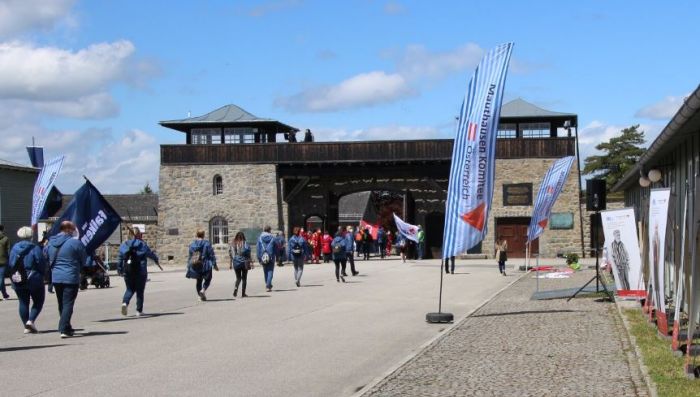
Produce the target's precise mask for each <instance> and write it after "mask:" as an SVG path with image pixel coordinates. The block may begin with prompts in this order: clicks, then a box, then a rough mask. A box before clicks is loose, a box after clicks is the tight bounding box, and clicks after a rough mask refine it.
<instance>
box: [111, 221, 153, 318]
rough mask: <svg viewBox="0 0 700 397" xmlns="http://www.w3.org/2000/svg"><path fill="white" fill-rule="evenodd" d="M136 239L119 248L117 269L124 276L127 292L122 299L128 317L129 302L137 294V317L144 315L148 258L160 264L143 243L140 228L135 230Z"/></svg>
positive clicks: (123, 310)
mask: <svg viewBox="0 0 700 397" xmlns="http://www.w3.org/2000/svg"><path fill="white" fill-rule="evenodd" d="M133 234H134V238H133V239H131V240H127V241H125V242H123V243H122V245H121V246H120V247H119V255H118V263H117V269H118V271H119V274H122V275H123V276H124V284H126V291H124V297H123V298H122V315H123V316H126V314H127V311H128V307H129V302H130V301H131V298H132V297H133V296H134V293H136V317H140V316H141V315H142V314H143V296H144V291H145V290H146V280H148V268H147V266H148V258H151V259H152V260H153V261H154V262H155V263H158V256H157V255H156V254H154V253H153V251H151V248H150V247H149V246H148V244H146V242H145V241H143V234H142V233H141V230H140V229H139V228H138V227H135V228H134V229H133Z"/></svg>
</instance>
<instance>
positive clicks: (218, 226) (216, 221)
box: [209, 216, 228, 244]
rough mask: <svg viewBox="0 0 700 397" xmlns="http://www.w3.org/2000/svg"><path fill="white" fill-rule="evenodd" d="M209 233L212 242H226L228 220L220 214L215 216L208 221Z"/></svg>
mask: <svg viewBox="0 0 700 397" xmlns="http://www.w3.org/2000/svg"><path fill="white" fill-rule="evenodd" d="M209 229H210V230H209V235H210V236H211V242H212V244H228V222H227V221H226V219H224V218H223V217H220V216H216V217H214V218H212V219H211V221H210V222H209Z"/></svg>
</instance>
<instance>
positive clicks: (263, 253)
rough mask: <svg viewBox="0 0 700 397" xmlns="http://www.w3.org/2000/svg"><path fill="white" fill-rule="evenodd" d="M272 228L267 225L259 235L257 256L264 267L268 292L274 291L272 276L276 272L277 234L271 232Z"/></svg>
mask: <svg viewBox="0 0 700 397" xmlns="http://www.w3.org/2000/svg"><path fill="white" fill-rule="evenodd" d="M271 231H272V228H271V227H270V226H265V228H264V229H263V232H262V233H261V234H260V237H258V244H257V257H258V262H260V265H261V266H262V268H263V274H264V276H265V288H267V292H270V291H272V276H273V274H274V272H275V248H274V245H275V236H273V235H272V233H271Z"/></svg>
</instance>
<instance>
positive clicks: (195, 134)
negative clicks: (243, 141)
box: [190, 128, 221, 145]
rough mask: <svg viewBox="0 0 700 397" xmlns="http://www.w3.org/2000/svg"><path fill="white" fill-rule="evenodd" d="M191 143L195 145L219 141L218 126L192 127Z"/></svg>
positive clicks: (219, 132) (219, 131)
mask: <svg viewBox="0 0 700 397" xmlns="http://www.w3.org/2000/svg"><path fill="white" fill-rule="evenodd" d="M190 132H191V135H192V143H193V144H195V145H211V144H218V143H221V129H220V128H193V129H192V130H191V131H190Z"/></svg>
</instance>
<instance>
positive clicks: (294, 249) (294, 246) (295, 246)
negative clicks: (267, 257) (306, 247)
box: [292, 238, 302, 255]
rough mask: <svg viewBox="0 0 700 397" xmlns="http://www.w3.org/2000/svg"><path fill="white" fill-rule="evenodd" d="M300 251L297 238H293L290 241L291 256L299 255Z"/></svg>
mask: <svg viewBox="0 0 700 397" xmlns="http://www.w3.org/2000/svg"><path fill="white" fill-rule="evenodd" d="M301 251H302V250H301V243H300V242H299V239H298V238H295V239H294V240H292V254H293V255H301Z"/></svg>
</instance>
